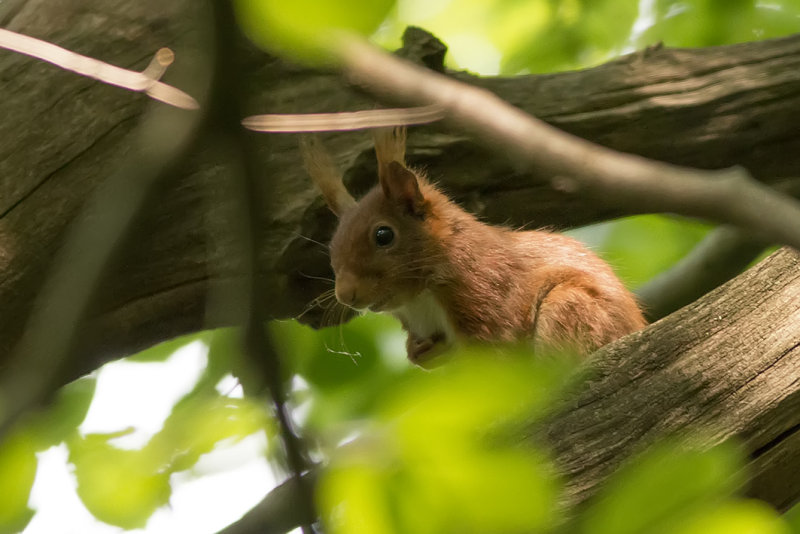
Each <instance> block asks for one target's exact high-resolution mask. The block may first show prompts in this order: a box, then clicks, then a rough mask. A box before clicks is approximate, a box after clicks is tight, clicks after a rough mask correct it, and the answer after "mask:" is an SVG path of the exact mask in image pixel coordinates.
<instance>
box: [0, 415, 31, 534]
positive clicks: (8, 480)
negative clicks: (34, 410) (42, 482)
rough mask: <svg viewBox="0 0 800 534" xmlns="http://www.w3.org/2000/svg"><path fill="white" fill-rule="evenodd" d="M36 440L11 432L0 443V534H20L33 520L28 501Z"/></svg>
mask: <svg viewBox="0 0 800 534" xmlns="http://www.w3.org/2000/svg"><path fill="white" fill-rule="evenodd" d="M37 443H38V440H37V437H36V436H34V435H32V434H31V433H30V432H29V431H28V430H27V429H23V430H19V429H18V430H14V431H12V432H10V433H9V435H8V436H7V437H6V438H5V439H4V440H3V441H2V442H0V496H2V497H0V534H5V533H9V534H11V533H14V532H20V531H21V530H22V529H23V528H25V525H27V524H28V522H29V521H30V520H31V518H32V517H33V513H34V512H33V510H31V509H30V508H28V498H29V496H30V493H31V488H32V487H33V481H34V478H35V477H36V465H37V460H36V454H35V449H36V445H37Z"/></svg>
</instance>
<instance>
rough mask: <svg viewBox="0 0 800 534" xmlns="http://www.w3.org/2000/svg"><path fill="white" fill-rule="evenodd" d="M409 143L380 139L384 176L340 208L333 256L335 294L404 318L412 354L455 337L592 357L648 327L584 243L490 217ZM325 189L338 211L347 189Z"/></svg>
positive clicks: (416, 357)
mask: <svg viewBox="0 0 800 534" xmlns="http://www.w3.org/2000/svg"><path fill="white" fill-rule="evenodd" d="M393 139H394V140H395V141H394V142H395V145H393V144H392V140H393ZM403 141H404V134H400V133H398V132H393V133H392V134H391V135H389V134H385V133H384V134H382V137H379V139H378V142H377V143H376V150H377V151H378V160H379V162H380V163H379V180H380V184H379V185H377V186H376V187H375V188H373V189H372V190H371V191H370V192H369V193H367V195H365V196H364V197H363V198H362V199H361V200H360V201H359V202H358V203H357V204H356V205H355V206H352V207H349V208H348V209H346V210H344V211H343V212H342V213H339V216H340V222H339V227H338V228H337V230H336V232H335V234H334V236H333V240H332V242H331V263H332V265H333V268H334V271H335V274H336V296H337V299H339V301H340V302H342V303H344V304H347V305H349V306H352V307H355V308H370V309H372V310H374V311H388V312H391V313H393V314H394V315H396V316H397V317H398V318H399V319H400V320H401V321H402V323H403V326H404V327H405V328H406V330H407V331H408V332H409V342H408V344H407V348H408V352H409V358H410V359H412V361H415V362H417V363H421V362H424V361H425V359H427V358H428V357H429V356H430V354H432V353H434V352H437V351H433V350H431V349H432V348H433V347H435V346H437V345H441V344H444V345H446V344H449V343H451V342H453V341H454V339H452V338H453V337H455V338H462V339H473V340H480V341H518V340H525V339H528V340H532V341H533V342H534V344H535V346H537V347H542V346H547V347H557V348H567V349H572V350H577V351H578V352H581V353H588V352H591V351H593V350H595V349H597V348H598V347H600V346H602V345H604V344H606V343H608V342H610V341H613V340H614V339H617V338H619V337H621V336H623V335H625V334H628V333H630V332H633V331H635V330H638V329H640V328H642V327H643V326H644V325H645V320H644V318H643V317H642V313H641V311H640V310H639V307H638V306H637V304H636V301H635V300H634V298H633V296H632V295H631V294H630V293H629V292H628V291H627V289H625V287H624V286H623V285H622V283H621V282H620V281H619V280H618V279H617V277H616V276H615V275H614V273H613V272H612V270H611V268H610V267H609V266H608V265H607V264H606V263H605V262H603V261H602V260H601V259H600V258H598V257H597V256H596V255H594V254H593V253H592V252H590V251H589V250H587V249H586V248H585V247H584V246H583V245H582V244H580V243H579V242H577V241H576V240H574V239H571V238H569V237H567V236H564V235H560V234H556V233H550V232H544V231H524V232H521V231H512V230H510V229H507V228H502V227H496V226H490V225H487V224H483V223H481V222H480V221H478V220H477V219H476V218H475V217H474V216H472V215H471V214H469V213H467V212H465V211H464V210H462V209H461V208H460V207H458V206H457V205H456V204H454V203H453V202H452V201H450V200H449V199H448V198H447V197H446V196H445V195H444V194H443V193H442V192H440V191H439V190H438V189H437V188H436V187H434V186H433V185H431V184H429V183H428V182H427V181H426V180H425V179H424V178H422V177H421V176H419V175H418V174H415V173H413V172H412V171H409V170H408V169H406V168H405V166H404V165H403V164H402V162H401V161H398V159H399V158H402V154H403V152H404V145H403V147H401V146H398V144H400V143H403ZM398 155H399V156H398ZM321 159H322V158H317V160H321ZM327 189H328V190H335V191H337V195H338V196H337V197H335V198H329V199H328V201H329V203H336V205H337V207H340V205H341V202H339V199H340V198H341V194H340V190H338V188H334V187H330V186H329V187H328V188H327ZM323 191H324V190H323ZM380 226H386V227H389V228H391V229H392V230H393V232H394V235H395V239H394V241H393V242H392V244H391V245H390V246H387V247H380V246H378V245H377V244H376V238H375V237H374V236H375V229H376V228H378V227H380Z"/></svg>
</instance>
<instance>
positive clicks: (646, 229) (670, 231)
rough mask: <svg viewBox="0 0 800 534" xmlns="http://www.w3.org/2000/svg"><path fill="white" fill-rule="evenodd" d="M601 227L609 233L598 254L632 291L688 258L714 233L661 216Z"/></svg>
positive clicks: (635, 218)
mask: <svg viewBox="0 0 800 534" xmlns="http://www.w3.org/2000/svg"><path fill="white" fill-rule="evenodd" d="M598 226H603V227H605V228H606V229H607V232H608V233H607V234H606V237H605V240H604V241H602V242H601V243H600V245H599V247H598V252H599V253H600V255H601V256H602V257H603V258H604V259H605V260H606V261H608V262H609V263H610V264H611V266H612V267H613V268H614V270H615V271H616V273H617V274H618V275H619V277H620V278H621V279H622V280H623V281H625V283H626V284H627V285H628V286H630V287H632V288H635V287H637V286H639V285H641V284H642V283H644V282H646V281H647V280H649V279H650V278H652V277H653V276H655V275H656V274H658V273H660V272H662V271H664V270H666V269H667V268H669V267H670V266H671V265H673V264H674V263H675V262H677V261H678V260H679V259H681V258H682V257H683V256H685V255H686V254H687V253H688V252H689V251H690V250H692V248H693V247H694V246H695V245H696V244H697V243H699V242H700V240H701V239H702V238H703V237H704V236H705V235H706V234H707V233H708V231H709V229H710V226H708V225H706V224H702V223H699V222H695V221H690V220H685V219H676V218H671V217H664V216H661V215H641V216H636V217H628V218H625V219H620V220H618V221H613V222H611V223H604V224H603V225H598Z"/></svg>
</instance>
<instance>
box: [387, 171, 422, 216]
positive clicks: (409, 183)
mask: <svg viewBox="0 0 800 534" xmlns="http://www.w3.org/2000/svg"><path fill="white" fill-rule="evenodd" d="M380 181H381V188H382V189H383V194H384V195H385V196H386V198H388V199H390V200H392V201H394V202H397V203H399V204H400V205H402V206H403V208H404V209H405V210H406V211H407V212H408V213H409V214H410V215H414V216H417V217H421V216H424V214H425V210H424V207H425V197H423V196H422V191H420V189H419V181H418V179H417V175H416V174H414V173H413V172H412V171H410V170H408V169H407V168H405V166H404V165H403V164H401V163H399V162H397V161H392V162H390V163H389V164H388V165H387V166H386V171H385V172H384V173H383V174H382V175H381V176H380Z"/></svg>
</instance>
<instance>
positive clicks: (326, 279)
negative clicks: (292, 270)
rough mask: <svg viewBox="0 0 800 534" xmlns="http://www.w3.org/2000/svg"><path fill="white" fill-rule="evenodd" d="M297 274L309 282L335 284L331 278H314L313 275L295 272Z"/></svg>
mask: <svg viewBox="0 0 800 534" xmlns="http://www.w3.org/2000/svg"><path fill="white" fill-rule="evenodd" d="M297 274H299V275H300V276H302V277H303V278H308V279H309V280H322V281H323V282H331V283H334V282H335V280H334V279H333V278H328V277H326V276H314V275H313V274H306V273H304V272H303V271H297Z"/></svg>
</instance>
